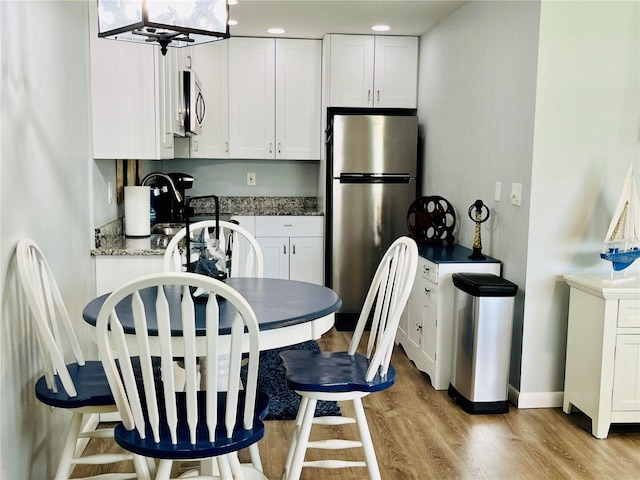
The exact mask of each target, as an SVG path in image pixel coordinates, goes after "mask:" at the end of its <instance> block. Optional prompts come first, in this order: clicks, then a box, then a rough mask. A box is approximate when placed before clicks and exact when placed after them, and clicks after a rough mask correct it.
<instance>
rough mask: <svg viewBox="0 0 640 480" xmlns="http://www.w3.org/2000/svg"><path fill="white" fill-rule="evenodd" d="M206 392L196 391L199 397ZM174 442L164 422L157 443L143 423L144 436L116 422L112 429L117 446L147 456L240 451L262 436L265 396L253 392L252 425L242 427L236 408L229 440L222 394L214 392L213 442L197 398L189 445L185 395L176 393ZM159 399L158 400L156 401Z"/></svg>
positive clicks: (198, 456) (178, 456) (178, 457)
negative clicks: (215, 424) (215, 421)
mask: <svg viewBox="0 0 640 480" xmlns="http://www.w3.org/2000/svg"><path fill="white" fill-rule="evenodd" d="M205 394H206V392H203V391H201V392H198V395H199V396H200V397H202V396H204V395H205ZM176 395H177V400H178V443H177V444H175V445H174V444H172V443H171V436H170V433H169V428H168V426H167V424H166V422H161V426H160V442H159V443H155V441H154V440H153V433H152V432H151V428H149V427H148V426H147V432H146V438H145V439H142V438H140V435H139V434H138V432H137V430H135V429H133V430H131V431H128V430H127V429H126V428H125V427H124V425H123V424H122V423H120V424H118V425H117V426H116V428H115V431H114V437H115V440H116V442H117V443H118V445H120V446H121V447H122V448H124V449H126V450H128V451H131V452H134V453H137V454H140V455H143V456H146V457H151V458H160V459H174V460H188V459H201V458H207V457H214V456H217V455H224V454H226V453H230V452H234V451H238V450H241V449H243V448H246V447H248V446H249V445H252V444H254V443H256V442H257V441H258V440H260V439H261V438H262V437H263V436H264V423H263V421H262V419H263V418H264V416H265V415H266V413H267V411H268V404H269V397H268V396H267V395H266V394H264V393H262V392H257V400H256V402H257V403H256V410H255V411H256V415H254V421H253V428H252V429H251V430H244V429H243V428H242V420H241V419H242V415H243V414H244V411H243V410H244V409H239V411H238V416H237V419H236V427H235V428H234V431H233V435H232V437H231V438H230V439H228V438H227V436H226V432H224V430H223V429H224V410H225V408H224V405H225V401H226V394H225V393H218V401H219V403H218V428H217V429H216V436H215V440H214V441H213V442H211V441H209V432H208V430H207V428H206V425H205V423H204V421H203V419H204V418H205V415H206V407H205V405H206V402H204V399H203V398H199V403H198V405H199V406H200V410H199V411H198V426H197V428H196V443H195V444H191V440H190V436H189V429H188V426H187V420H186V418H185V416H184V414H185V412H186V410H185V408H184V401H185V394H184V393H183V392H178V393H177V394H176ZM159 401H160V402H162V400H159ZM240 404H241V405H243V404H244V393H243V392H241V394H240Z"/></svg>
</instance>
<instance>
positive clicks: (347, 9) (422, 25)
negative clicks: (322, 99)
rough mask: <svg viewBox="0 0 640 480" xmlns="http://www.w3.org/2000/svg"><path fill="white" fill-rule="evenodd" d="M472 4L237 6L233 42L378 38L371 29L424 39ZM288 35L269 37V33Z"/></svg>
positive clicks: (387, 1) (375, 1)
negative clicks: (346, 36) (270, 30)
mask: <svg viewBox="0 0 640 480" xmlns="http://www.w3.org/2000/svg"><path fill="white" fill-rule="evenodd" d="M466 3H469V0H465V1H462V0H409V1H406V0H324V1H319V0H238V4H237V5H232V6H230V7H229V11H230V18H231V19H232V20H237V21H238V25H235V26H231V27H229V30H230V33H231V36H238V37H270V36H273V37H277V36H281V37H286V38H322V37H323V35H325V34H326V33H344V34H378V35H379V34H380V33H376V32H374V31H372V30H371V27H372V26H373V25H378V24H386V25H389V26H390V27H391V30H390V31H388V32H386V33H384V34H386V35H416V36H418V35H422V34H423V33H425V32H426V31H428V30H429V29H430V28H431V27H432V26H434V25H435V24H436V23H438V22H439V21H440V20H441V19H442V18H444V17H446V16H447V15H449V14H451V13H452V12H453V11H455V10H457V9H458V8H460V7H461V6H463V5H464V4H466ZM270 27H280V28H283V29H285V33H284V34H282V35H271V34H269V33H267V28H270Z"/></svg>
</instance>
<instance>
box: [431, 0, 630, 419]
mask: <svg viewBox="0 0 640 480" xmlns="http://www.w3.org/2000/svg"><path fill="white" fill-rule="evenodd" d="M639 9H640V4H639V3H638V2H631V1H628V2H563V1H543V2H517V1H514V2H506V1H505V2H472V3H470V4H468V5H466V6H464V7H463V8H461V9H460V10H458V11H457V12H455V13H454V14H452V15H451V16H450V17H448V18H446V19H444V20H443V21H442V22H441V23H439V24H438V25H437V26H436V27H435V28H434V29H433V30H432V31H430V32H429V33H428V34H427V35H425V36H423V38H422V41H421V57H420V61H421V67H420V91H419V103H420V110H419V114H420V116H421V118H422V121H423V122H424V127H423V129H424V136H425V162H426V165H425V167H426V168H425V178H424V182H425V183H424V185H425V190H424V192H423V193H424V194H426V195H442V196H444V197H445V198H447V199H449V201H451V202H452V203H453V204H454V206H455V207H456V209H457V212H458V214H459V215H458V222H460V223H461V225H460V232H459V240H458V241H459V243H462V244H463V245H465V246H471V242H472V238H473V224H472V223H471V221H470V220H469V219H468V218H467V216H466V209H467V208H468V206H469V205H470V204H471V203H472V202H473V200H474V199H475V198H481V199H483V200H484V201H485V203H487V204H488V205H489V206H490V208H491V215H492V217H493V220H490V221H489V222H488V225H486V226H485V227H483V229H482V234H483V237H482V240H483V245H484V247H485V249H484V250H486V251H487V253H489V254H491V255H492V256H494V257H496V258H499V259H500V260H502V261H503V275H504V276H505V277H506V278H508V279H509V280H511V281H514V282H515V283H517V284H518V285H519V287H520V292H519V296H518V304H517V308H516V318H515V325H514V342H513V352H512V364H511V375H510V384H511V385H512V386H513V387H514V388H515V390H516V394H515V399H516V400H517V401H518V406H519V407H545V406H547V407H548V406H559V405H560V404H561V400H562V390H563V383H564V356H565V344H566V321H567V306H568V288H567V286H566V284H565V283H564V282H563V281H562V275H563V274H565V273H576V272H602V273H606V272H608V271H609V268H610V265H609V264H608V263H607V262H605V261H603V260H601V259H600V258H599V252H600V250H601V248H602V241H603V238H604V236H605V234H606V230H607V227H608V224H609V221H610V219H611V216H612V214H613V209H614V207H615V203H616V201H617V198H618V196H619V194H620V189H621V187H622V182H623V180H624V175H625V173H626V170H627V167H628V164H629V162H630V161H632V160H633V161H634V162H635V166H636V167H635V168H636V182H638V175H639V174H640V165H639V164H638V163H639V160H640V149H639V137H640V124H639V122H640V116H639V114H638V111H639V105H640V78H639V75H640V74H639V72H640V64H639V62H640V41H639V40H640V29H639V24H640V12H639ZM474 167H475V168H474ZM496 180H497V181H501V182H502V198H501V201H500V202H495V201H494V200H493V195H494V184H495V181H496ZM512 182H522V183H523V205H522V207H514V206H511V205H510V204H509V199H508V191H509V189H510V184H511V183H512ZM636 263H638V262H636ZM639 268H640V265H634V266H633V267H632V268H631V270H634V271H637V270H638V269H639Z"/></svg>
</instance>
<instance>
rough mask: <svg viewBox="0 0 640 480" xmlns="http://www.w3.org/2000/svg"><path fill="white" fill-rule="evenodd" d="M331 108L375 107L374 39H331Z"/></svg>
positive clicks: (336, 36)
mask: <svg viewBox="0 0 640 480" xmlns="http://www.w3.org/2000/svg"><path fill="white" fill-rule="evenodd" d="M327 39H328V43H329V49H330V51H329V55H330V60H329V71H328V76H329V99H328V102H327V105H328V106H330V107H372V106H373V65H374V63H373V62H374V37H373V36H372V35H328V36H327Z"/></svg>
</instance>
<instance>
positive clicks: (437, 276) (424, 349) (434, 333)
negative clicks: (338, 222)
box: [396, 245, 501, 390]
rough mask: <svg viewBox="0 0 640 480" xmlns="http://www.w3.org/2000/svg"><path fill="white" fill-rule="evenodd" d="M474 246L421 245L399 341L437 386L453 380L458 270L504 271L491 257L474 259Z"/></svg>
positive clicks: (441, 388)
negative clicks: (455, 292)
mask: <svg viewBox="0 0 640 480" xmlns="http://www.w3.org/2000/svg"><path fill="white" fill-rule="evenodd" d="M470 254H471V250H469V249H467V248H465V247H461V246H459V245H450V246H447V247H439V246H424V245H422V246H420V255H421V256H420V258H419V260H418V270H417V272H416V278H415V281H414V284H413V288H412V290H411V294H410V296H409V301H408V303H407V307H406V308H405V311H404V314H403V316H402V319H401V320H400V327H399V329H398V334H397V336H396V342H397V343H399V344H400V345H402V347H403V348H404V351H405V352H406V354H407V356H408V357H409V359H410V360H411V361H413V363H414V364H415V365H416V367H417V368H418V369H419V370H420V371H422V372H425V373H426V374H427V375H429V378H430V379H431V385H432V386H433V388H435V389H436V390H446V389H447V388H448V387H449V383H450V381H451V369H452V358H451V357H452V352H453V320H454V319H453V294H454V290H455V286H454V285H453V279H452V275H453V274H454V273H457V272H475V273H492V274H494V275H500V268H501V266H500V262H499V261H498V260H496V259H493V258H490V257H487V259H486V260H482V261H471V260H469V259H468V256H469V255H470Z"/></svg>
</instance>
